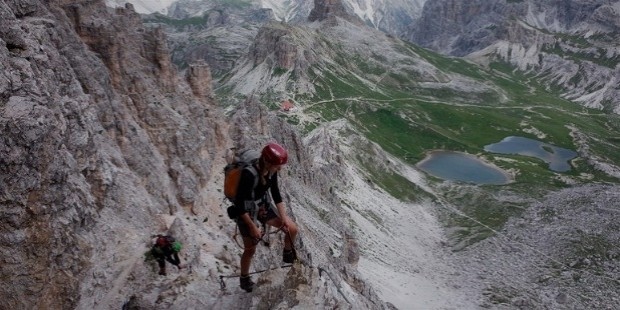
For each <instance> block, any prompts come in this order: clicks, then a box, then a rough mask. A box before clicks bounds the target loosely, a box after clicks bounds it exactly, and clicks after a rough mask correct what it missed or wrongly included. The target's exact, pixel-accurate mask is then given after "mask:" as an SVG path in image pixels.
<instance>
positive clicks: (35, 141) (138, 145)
mask: <svg viewBox="0 0 620 310" xmlns="http://www.w3.org/2000/svg"><path fill="white" fill-rule="evenodd" d="M165 42H166V40H165V37H164V34H163V32H162V31H161V30H160V29H158V28H147V27H144V26H143V25H142V23H141V21H140V17H139V16H138V15H137V14H136V13H135V12H134V10H133V8H132V7H131V5H127V6H126V7H124V8H117V9H114V10H110V9H108V8H106V7H105V6H104V4H103V1H60V0H58V1H38V0H29V1H19V2H17V1H0V130H1V134H0V253H2V255H1V256H0V259H1V261H0V263H1V264H2V269H1V270H0V277H1V278H2V279H5V282H6V283H10V285H4V286H2V288H1V289H0V308H3V309H109V308H113V309H119V308H122V307H125V308H132V309H136V308H139V309H188V308H196V309H203V308H204V309H211V308H240V307H241V308H244V307H252V306H253V307H262V308H269V307H274V306H277V305H280V307H290V306H294V305H298V306H299V307H304V306H307V307H315V306H318V307H325V308H333V307H338V308H348V307H353V308H386V307H387V305H385V304H384V303H382V302H381V301H379V300H378V298H377V297H376V295H375V293H374V292H373V291H372V289H371V288H370V287H369V286H367V285H366V284H364V282H363V281H361V280H360V278H359V275H358V274H357V272H356V270H355V262H356V255H358V254H357V248H356V246H355V242H354V240H350V239H349V238H347V239H346V240H345V241H346V242H341V241H342V240H341V239H342V238H344V237H343V236H345V237H346V236H347V233H346V231H344V230H343V229H344V227H346V225H344V224H343V222H344V221H346V219H345V217H343V216H334V218H333V219H329V220H327V221H320V220H317V219H318V218H319V217H318V216H316V214H317V212H318V211H317V210H316V206H322V207H325V206H334V208H335V210H334V211H333V212H334V214H335V215H337V214H340V213H341V212H340V211H338V208H336V207H335V206H337V204H336V203H335V202H334V200H335V198H334V197H332V196H330V192H329V190H328V189H327V188H329V181H328V176H327V175H321V174H317V173H313V172H312V171H313V164H312V162H311V161H310V160H309V156H308V155H307V154H306V151H305V150H304V146H303V143H302V142H301V140H300V138H299V137H298V136H297V134H296V133H295V131H294V130H293V129H291V128H290V127H289V126H288V125H286V123H284V122H283V121H281V120H279V119H277V118H275V117H273V116H272V115H270V114H269V113H268V112H267V111H266V110H263V109H262V108H260V105H259V103H258V102H256V101H253V100H248V101H247V102H246V103H245V104H244V105H242V106H241V107H240V108H239V109H238V110H237V112H236V113H235V114H234V116H233V117H232V122H231V124H232V125H230V133H229V125H228V124H227V123H226V122H223V121H222V120H224V119H226V116H224V114H223V112H222V111H220V110H219V109H218V108H217V107H216V105H215V103H214V102H213V100H212V97H213V96H212V93H211V86H210V84H211V74H210V70H209V67H208V66H207V65H206V64H204V63H196V64H191V65H190V67H189V69H188V70H187V71H186V73H185V75H183V76H180V75H179V74H178V72H177V71H176V69H175V67H174V66H173V65H172V63H171V61H170V54H169V51H168V47H167V45H166V43H165ZM230 138H232V140H234V141H236V144H237V145H238V146H242V145H247V146H252V147H258V146H260V145H261V144H262V143H264V142H266V141H271V140H277V141H279V142H280V143H282V144H284V145H285V146H286V147H287V148H288V149H289V150H290V152H291V168H290V170H288V173H287V177H286V178H283V179H285V180H284V181H283V188H284V189H285V192H286V193H287V194H286V197H285V198H286V201H287V203H288V204H289V208H290V211H291V216H293V217H304V219H305V220H304V221H300V222H303V223H300V227H301V228H302V229H303V230H304V231H305V232H306V233H305V234H304V235H303V239H302V238H300V241H299V242H300V243H299V245H298V250H299V252H300V255H301V256H302V258H303V259H304V264H303V265H296V267H294V268H292V269H291V271H290V272H288V274H287V273H286V272H275V273H267V274H264V275H263V276H261V277H260V278H259V283H262V286H261V287H264V289H260V288H259V290H258V291H257V292H256V293H254V294H252V295H249V294H248V295H244V296H242V297H241V298H239V296H236V295H230V294H227V293H225V291H220V284H219V282H218V275H222V274H229V273H234V272H235V271H236V268H238V267H237V265H238V259H237V257H238V256H237V255H238V249H236V248H235V246H234V241H233V240H232V239H231V238H230V237H229V235H228V233H229V232H231V231H230V230H231V229H234V225H232V226H231V225H230V223H231V222H230V220H228V219H227V218H225V217H224V209H225V208H222V205H220V203H219V201H221V198H222V196H221V193H220V192H219V191H218V189H219V185H220V184H221V183H220V182H221V176H222V174H221V170H220V169H221V168H222V167H223V159H222V155H223V152H224V150H225V149H226V148H227V147H229V146H232V145H233V144H232V143H229V142H228V141H229V139H230ZM286 179H288V180H286ZM308 193H310V194H308ZM166 232H168V233H172V234H174V235H175V236H176V237H177V238H179V239H180V240H183V243H184V249H183V251H182V260H183V262H184V264H186V268H185V269H183V270H182V271H177V272H175V273H174V274H173V275H169V277H163V278H162V277H159V276H158V275H156V273H154V272H153V271H152V270H151V269H150V268H151V267H152V264H149V262H144V261H143V254H144V253H145V251H147V250H148V247H149V245H150V242H151V237H152V236H153V234H156V233H166ZM327 243H333V244H338V246H339V247H341V249H340V250H341V251H343V252H345V253H348V254H347V255H345V256H342V257H335V256H330V254H329V252H328V248H325V247H324V245H325V244H327ZM275 244H276V245H275V246H276V248H277V247H278V244H279V243H277V242H275ZM279 246H281V245H279ZM271 261H272V260H271V259H269V257H267V256H264V255H263V256H260V257H257V259H256V261H255V268H260V267H265V266H269V264H271ZM171 272H172V271H171ZM261 281H262V282H261ZM231 287H233V289H234V287H235V285H231ZM273 292H278V293H273Z"/></svg>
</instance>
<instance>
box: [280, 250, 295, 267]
mask: <svg viewBox="0 0 620 310" xmlns="http://www.w3.org/2000/svg"><path fill="white" fill-rule="evenodd" d="M296 259H297V253H295V249H290V250H287V249H284V252H282V261H283V262H285V263H287V264H292V263H293V262H294V261H295V260H296Z"/></svg>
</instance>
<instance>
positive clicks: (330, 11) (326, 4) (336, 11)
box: [308, 0, 363, 24]
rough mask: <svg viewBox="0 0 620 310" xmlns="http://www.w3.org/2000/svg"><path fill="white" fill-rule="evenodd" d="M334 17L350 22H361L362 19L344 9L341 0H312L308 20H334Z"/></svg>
mask: <svg viewBox="0 0 620 310" xmlns="http://www.w3.org/2000/svg"><path fill="white" fill-rule="evenodd" d="M336 17H340V18H343V19H346V20H348V21H350V22H354V23H357V24H363V22H362V20H361V19H360V18H359V17H358V16H356V15H353V14H350V13H348V12H347V10H346V9H345V7H344V5H343V3H342V0H314V8H313V9H312V11H310V15H308V21H311V22H313V21H324V20H328V19H329V20H334V21H335V18H336Z"/></svg>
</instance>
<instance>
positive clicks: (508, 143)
mask: <svg viewBox="0 0 620 310" xmlns="http://www.w3.org/2000/svg"><path fill="white" fill-rule="evenodd" d="M484 150H485V151H487V152H492V153H500V154H518V155H524V156H530V157H536V158H539V159H542V160H544V161H545V162H547V163H548V164H549V169H551V170H553V171H557V172H565V171H568V170H570V169H571V165H570V160H571V159H573V158H575V157H577V153H576V152H575V151H571V150H569V149H564V148H561V147H557V146H555V145H551V144H548V143H544V142H542V141H538V140H534V139H528V138H524V137H515V136H510V137H506V138H504V140H502V141H501V142H499V143H493V144H489V145H486V146H485V147H484Z"/></svg>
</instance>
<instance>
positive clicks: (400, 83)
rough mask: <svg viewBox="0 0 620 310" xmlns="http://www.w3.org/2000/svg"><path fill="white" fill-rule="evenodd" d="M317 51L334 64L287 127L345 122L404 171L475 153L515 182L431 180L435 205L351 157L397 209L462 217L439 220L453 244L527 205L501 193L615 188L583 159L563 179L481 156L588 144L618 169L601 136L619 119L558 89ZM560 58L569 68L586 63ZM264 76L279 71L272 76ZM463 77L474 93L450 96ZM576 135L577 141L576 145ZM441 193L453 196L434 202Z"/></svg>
mask: <svg viewBox="0 0 620 310" xmlns="http://www.w3.org/2000/svg"><path fill="white" fill-rule="evenodd" d="M563 39H564V40H565V42H569V41H570V43H571V44H574V45H577V44H587V42H581V41H580V39H579V38H576V37H566V38H563ZM322 43H324V45H325V46H328V47H329V48H330V54H331V55H330V57H331V58H330V59H331V60H333V61H334V62H335V63H333V62H330V63H329V65H325V64H319V63H313V64H312V67H310V68H309V70H308V72H307V74H308V76H307V77H306V78H309V80H311V81H312V83H313V86H314V87H315V90H316V93H314V94H313V95H297V96H296V97H295V100H296V102H298V103H299V106H300V107H301V108H302V109H303V113H304V114H305V116H312V118H309V117H306V118H302V119H303V121H302V120H300V118H298V116H296V115H295V114H290V115H289V114H282V117H285V118H287V121H288V122H290V123H292V124H296V125H299V126H300V127H301V126H303V130H304V131H305V132H308V131H310V130H312V129H314V128H316V127H317V126H319V125H320V124H321V123H324V122H328V121H333V120H338V119H346V120H347V121H348V122H349V123H351V124H352V125H353V126H354V127H355V128H356V130H357V131H358V132H360V133H363V134H364V136H365V137H366V138H368V139H369V140H371V141H372V142H374V143H377V144H378V145H379V146H381V148H382V149H384V150H385V151H387V152H389V153H390V154H392V155H394V156H397V157H399V158H400V159H402V160H403V161H405V162H407V163H409V164H411V165H414V164H416V163H418V162H419V161H420V160H422V159H423V158H424V157H425V156H426V154H427V152H429V151H431V150H435V149H446V150H453V151H462V152H467V153H470V154H477V155H479V156H482V157H484V158H485V159H486V160H488V161H490V162H491V163H493V164H495V165H497V166H499V167H500V168H502V169H504V170H507V171H510V172H511V173H513V174H514V182H512V183H510V184H507V185H502V186H491V185H489V186H473V185H464V184H459V185H445V183H444V182H443V181H442V180H438V179H435V178H432V177H430V178H429V183H430V184H431V186H439V187H442V194H441V195H442V196H441V197H432V196H431V195H430V194H428V193H426V192H425V191H424V190H422V189H420V188H418V187H417V186H416V185H415V184H414V183H412V182H411V181H409V180H408V179H407V178H405V177H404V176H402V175H401V174H399V171H393V170H390V169H386V166H387V165H382V164H381V163H376V162H372V160H370V159H368V158H367V157H369V156H370V155H371V154H367V153H364V152H369V150H368V149H369V148H363V147H362V148H360V154H359V156H358V158H356V160H357V161H358V163H359V167H360V168H361V169H363V170H364V172H365V174H366V176H367V178H368V180H367V181H368V182H369V184H371V185H376V186H378V187H380V188H382V189H384V190H385V191H387V192H388V193H390V194H391V195H393V196H394V197H396V198H398V199H401V200H403V201H411V202H418V201H421V200H432V201H442V203H445V204H446V206H454V208H456V209H458V212H461V213H460V214H459V213H458V212H446V214H445V216H444V217H443V219H444V223H445V224H446V225H447V226H449V227H452V228H453V229H454V230H453V233H452V237H453V240H452V241H453V244H455V245H456V244H460V245H462V246H467V245H468V244H471V243H473V242H476V241H478V240H481V239H483V238H486V237H487V236H489V235H491V234H493V230H498V229H501V227H502V225H504V223H505V222H506V220H507V219H508V218H510V217H512V216H515V215H517V214H519V213H520V212H521V211H522V210H523V208H525V207H527V205H528V204H529V201H523V202H514V201H510V202H507V201H504V200H502V198H501V197H502V195H504V194H506V195H507V196H520V197H528V198H531V199H537V198H540V197H542V196H543V195H545V194H547V193H548V192H549V191H553V190H557V189H560V188H563V187H567V186H569V185H568V184H567V183H580V182H618V181H619V180H617V179H614V178H612V177H610V176H608V175H605V174H604V173H603V172H600V171H598V170H596V169H595V168H594V167H592V166H591V165H589V164H588V163H587V161H586V160H585V159H583V158H581V159H580V158H578V159H576V160H573V161H572V164H573V169H571V170H570V171H568V172H565V173H556V172H553V171H551V170H549V168H548V164H547V163H545V162H543V161H542V160H539V159H536V158H533V157H527V156H519V155H500V154H490V153H488V152H485V151H484V146H485V145H488V144H491V143H496V142H499V141H501V140H502V139H503V138H505V137H507V136H523V137H527V138H532V139H536V140H541V141H543V142H546V143H549V144H553V145H556V146H559V147H563V148H567V149H572V150H576V151H577V150H579V149H580V148H581V147H582V146H584V144H587V149H588V152H590V153H591V154H592V155H595V156H596V157H598V158H601V159H604V160H605V161H608V162H612V163H613V162H615V163H617V162H620V136H619V135H614V134H610V133H617V132H620V117H618V116H617V115H614V114H605V113H603V112H602V111H599V110H593V109H588V108H584V107H582V106H580V105H578V104H575V103H573V102H570V101H568V100H565V99H563V98H562V97H561V96H560V92H561V90H562V88H563V87H561V86H559V85H557V86H556V87H548V86H546V85H545V83H542V82H541V81H540V79H541V76H536V75H534V74H530V73H523V72H520V71H518V70H515V68H514V67H512V66H511V65H510V64H508V63H506V62H501V61H496V62H492V63H490V64H489V67H488V68H487V69H482V68H481V67H479V66H477V65H475V64H473V63H469V62H467V61H465V60H461V59H456V58H451V57H444V56H441V55H439V54H437V53H434V52H432V51H429V50H426V49H423V48H420V47H417V46H415V45H413V44H405V43H403V44H402V45H400V46H397V47H396V49H397V50H398V52H400V53H402V54H404V55H411V56H412V57H411V59H406V57H405V58H403V59H404V60H402V59H401V60H399V61H401V64H403V66H401V67H399V66H393V64H392V63H390V64H388V62H389V61H390V60H392V59H390V60H388V59H386V57H385V56H383V55H377V54H371V55H370V57H368V55H365V56H364V55H361V54H355V53H351V52H350V51H345V50H344V47H343V46H342V45H341V44H339V43H333V42H331V41H329V40H327V39H325V38H324V42H322ZM551 48H553V47H551ZM558 49H559V47H558ZM550 52H554V53H560V51H555V50H553V51H550ZM563 56H569V57H576V59H578V60H579V59H581V58H583V59H590V58H591V57H592V55H578V54H575V55H567V54H564V55H563ZM580 57H581V58H580ZM420 58H421V59H420ZM590 60H591V59H590ZM424 61H426V62H429V63H430V64H432V65H433V66H435V67H436V71H435V72H433V73H432V74H427V73H426V71H424V70H420V71H419V72H418V71H417V67H416V64H417V63H418V62H419V63H422V62H424ZM600 61H603V60H602V59H600ZM612 61H613V60H612ZM616 61H617V60H616ZM273 74H274V75H280V74H283V72H280V70H279V69H277V68H276V69H274V72H273ZM548 74H550V73H548ZM543 75H544V74H543ZM360 77H361V78H360ZM543 77H544V76H543ZM467 78H468V79H469V80H470V82H471V83H472V84H477V85H478V87H472V88H469V87H467V84H465V86H462V85H461V86H462V87H455V86H454V85H453V84H451V83H450V82H452V81H455V80H465V79H467ZM582 78H583V77H581V76H579V75H576V76H574V77H573V79H572V80H571V81H570V83H574V84H576V83H579V82H580V81H581V79H582ZM277 98H278V97H277V94H271V93H270V94H267V95H266V96H265V97H263V98H262V101H263V102H265V103H268V104H269V106H270V108H272V109H277V108H278V107H277V105H273V102H275V99H277ZM309 119H311V120H309ZM577 133H583V135H580V137H581V136H584V137H581V138H579V139H577V138H576V136H577ZM370 157H372V156H370ZM566 179H570V182H567V181H565V180H566ZM445 186H454V188H455V189H454V190H449V191H448V192H447V193H443V187H445ZM435 198H437V200H435Z"/></svg>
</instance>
